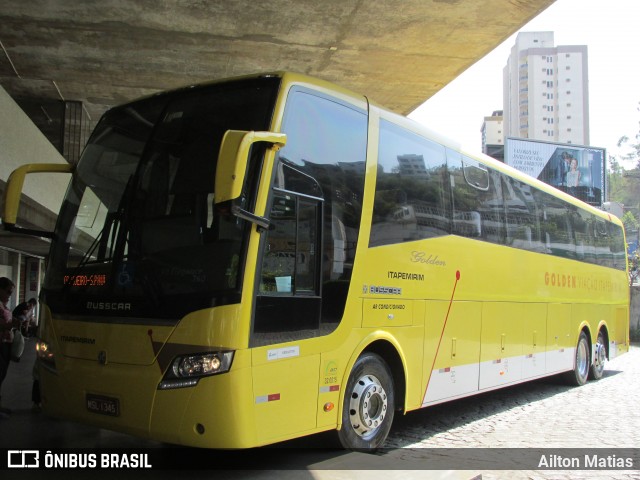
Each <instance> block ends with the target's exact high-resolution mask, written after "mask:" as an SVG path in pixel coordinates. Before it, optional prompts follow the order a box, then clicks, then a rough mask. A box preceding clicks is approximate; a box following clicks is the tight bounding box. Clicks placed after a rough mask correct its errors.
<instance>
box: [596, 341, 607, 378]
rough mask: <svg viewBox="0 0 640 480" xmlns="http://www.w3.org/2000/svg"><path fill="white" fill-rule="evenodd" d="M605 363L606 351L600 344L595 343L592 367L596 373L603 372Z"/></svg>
mask: <svg viewBox="0 0 640 480" xmlns="http://www.w3.org/2000/svg"><path fill="white" fill-rule="evenodd" d="M606 361H607V349H606V348H605V347H604V345H603V344H602V343H600V342H598V343H596V351H595V355H594V359H593V365H594V367H595V368H596V369H597V370H598V371H602V370H604V362H606Z"/></svg>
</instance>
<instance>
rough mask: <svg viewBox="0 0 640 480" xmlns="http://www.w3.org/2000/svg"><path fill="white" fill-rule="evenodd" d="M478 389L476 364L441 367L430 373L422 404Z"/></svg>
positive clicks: (462, 394)
mask: <svg viewBox="0 0 640 480" xmlns="http://www.w3.org/2000/svg"><path fill="white" fill-rule="evenodd" d="M477 391H478V365H477V364H471V365H462V366H459V367H451V368H441V369H440V370H434V371H433V373H432V374H431V379H430V381H429V385H428V386H427V392H426V394H425V396H424V399H423V400H422V405H423V406H425V405H427V404H429V403H434V402H438V401H440V400H443V399H446V398H453V397H459V396H464V395H466V394H470V393H474V392H477Z"/></svg>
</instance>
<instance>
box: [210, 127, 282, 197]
mask: <svg viewBox="0 0 640 480" xmlns="http://www.w3.org/2000/svg"><path fill="white" fill-rule="evenodd" d="M258 142H266V143H269V144H271V147H270V148H271V150H273V151H278V150H279V149H280V148H282V147H283V146H284V145H285V144H286V143H287V135H286V134H284V133H274V132H247V131H242V130H228V131H227V132H226V133H225V134H224V137H223V138H222V144H221V145H220V153H219V154H218V167H217V169H216V178H215V190H214V192H215V203H216V204H220V203H223V202H228V201H232V200H236V199H237V198H239V197H240V195H241V194H242V186H243V184H244V178H245V176H246V174H247V166H248V164H249V152H250V150H251V147H252V146H253V144H254V143H258Z"/></svg>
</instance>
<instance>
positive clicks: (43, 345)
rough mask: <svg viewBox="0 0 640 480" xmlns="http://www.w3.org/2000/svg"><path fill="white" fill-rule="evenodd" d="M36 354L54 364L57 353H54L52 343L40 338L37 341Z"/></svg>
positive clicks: (44, 360)
mask: <svg viewBox="0 0 640 480" xmlns="http://www.w3.org/2000/svg"><path fill="white" fill-rule="evenodd" d="M36 355H38V358H39V359H40V360H42V361H43V362H46V363H50V364H53V363H54V360H55V355H54V354H53V349H52V348H51V345H50V344H49V343H47V342H45V341H44V340H38V341H37V342H36Z"/></svg>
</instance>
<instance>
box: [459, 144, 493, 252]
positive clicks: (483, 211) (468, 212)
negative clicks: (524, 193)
mask: <svg viewBox="0 0 640 480" xmlns="http://www.w3.org/2000/svg"><path fill="white" fill-rule="evenodd" d="M447 164H448V167H449V173H450V177H451V187H452V204H453V233H454V234H456V235H461V236H463V237H471V238H478V239H480V240H484V241H486V242H491V243H496V244H498V245H504V244H505V212H504V206H503V200H502V185H501V182H500V174H499V173H498V172H496V171H494V170H491V169H490V168H488V167H486V166H485V165H483V164H481V163H480V162H478V161H476V160H473V159H471V158H469V157H466V156H463V155H461V154H460V153H458V152H454V151H453V150H450V149H447Z"/></svg>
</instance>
